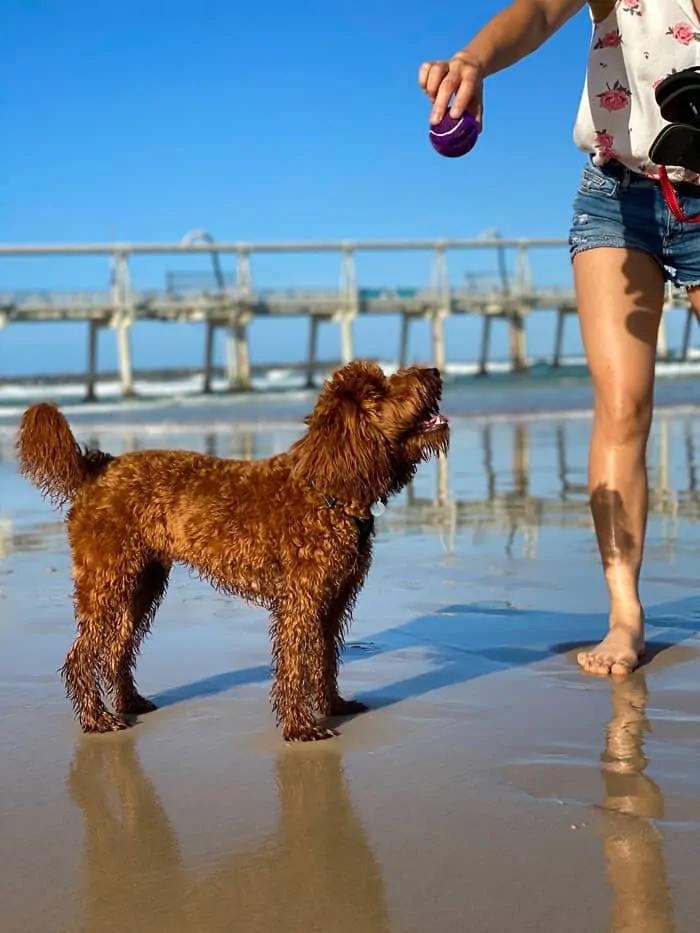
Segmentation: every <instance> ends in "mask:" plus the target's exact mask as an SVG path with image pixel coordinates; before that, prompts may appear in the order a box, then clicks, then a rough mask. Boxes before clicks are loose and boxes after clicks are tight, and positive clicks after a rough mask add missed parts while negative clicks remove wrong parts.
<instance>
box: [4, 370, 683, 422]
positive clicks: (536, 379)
mask: <svg viewBox="0 0 700 933" xmlns="http://www.w3.org/2000/svg"><path fill="white" fill-rule="evenodd" d="M381 365H382V366H383V367H384V369H385V371H386V372H388V373H389V372H392V371H394V370H395V368H396V364H395V363H394V362H392V361H383V362H382V363H381ZM698 375H700V360H698V361H695V360H690V361H688V362H686V363H679V362H659V363H658V364H657V382H656V391H655V402H656V406H657V408H658V409H662V408H664V409H676V410H682V411H691V410H692V409H694V408H695V407H696V406H698V405H700V379H698ZM444 379H445V390H444V398H443V411H444V412H445V413H446V414H448V415H450V416H457V415H458V416H460V417H462V418H470V417H472V418H473V417H477V418H482V417H492V418H493V417H515V416H524V415H527V416H538V415H540V416H547V415H549V414H555V413H559V414H561V413H564V412H572V413H582V412H586V411H589V410H590V409H591V407H592V403H593V394H592V387H591V381H590V376H589V373H588V369H587V367H586V365H585V363H584V362H583V361H581V360H580V359H576V358H569V359H565V360H564V361H563V365H562V366H560V367H559V368H557V369H554V368H552V367H551V366H550V365H549V364H548V363H545V362H536V363H533V364H532V365H531V366H530V368H529V369H528V371H527V372H525V373H522V374H514V373H511V372H509V370H508V367H507V365H506V364H505V363H503V364H500V365H499V364H495V365H493V366H492V368H491V370H490V372H489V373H488V375H486V376H482V375H479V374H478V373H477V372H476V367H475V366H473V365H465V364H448V365H447V367H446V369H445V373H444ZM322 381H323V376H321V375H319V376H317V377H315V378H314V383H313V385H312V387H311V388H308V387H307V386H306V385H305V377H304V376H303V375H302V374H300V373H299V372H297V371H295V370H292V369H284V368H279V369H272V370H270V371H268V372H266V373H264V374H261V375H259V376H257V377H255V378H254V379H253V391H251V392H245V393H241V392H233V393H232V392H228V391H227V389H226V386H225V384H224V382H223V381H222V380H221V379H219V380H215V381H214V383H213V388H214V391H213V392H212V393H211V394H210V395H204V394H202V391H201V386H202V379H201V377H200V376H197V375H195V376H188V377H186V378H179V379H177V378H175V379H168V380H167V381H162V380H160V381H159V380H151V381H143V380H141V381H139V380H136V381H135V393H136V394H135V396H134V397H132V398H130V399H126V400H125V399H123V398H122V397H121V393H120V387H119V384H118V383H117V382H116V381H113V382H104V383H100V384H99V385H98V387H97V399H96V400H95V401H91V402H86V401H85V400H84V397H85V391H84V387H83V386H82V385H81V384H80V383H75V382H71V383H60V382H59V383H55V384H40V383H35V384H27V383H12V382H9V381H8V382H6V383H5V384H4V385H3V384H0V433H3V432H4V433H7V432H8V431H13V430H14V428H15V426H16V424H17V420H18V418H19V416H20V415H21V413H22V411H23V410H24V408H25V407H26V406H27V405H29V404H31V403H32V402H34V401H38V400H40V399H50V400H52V401H55V402H56V403H58V404H60V405H61V407H62V408H63V409H64V410H65V412H66V414H68V415H69V416H70V418H71V419H72V420H73V421H75V423H77V424H85V425H92V426H101V425H102V426H109V425H112V426H114V425H119V424H127V425H139V426H140V427H141V430H146V428H148V429H149V430H150V431H151V432H152V433H158V432H159V431H162V432H166V433H173V432H177V431H178V430H179V425H182V424H188V425H194V424H197V425H200V426H202V427H205V426H222V427H227V426H232V425H234V424H239V425H241V424H258V423H271V422H272V423H277V422H282V423H298V422H299V421H300V420H301V419H302V418H303V416H304V415H305V414H306V413H307V412H308V411H309V410H310V409H311V408H312V407H313V404H314V400H315V398H316V396H317V394H318V391H319V389H320V386H321V384H322Z"/></svg>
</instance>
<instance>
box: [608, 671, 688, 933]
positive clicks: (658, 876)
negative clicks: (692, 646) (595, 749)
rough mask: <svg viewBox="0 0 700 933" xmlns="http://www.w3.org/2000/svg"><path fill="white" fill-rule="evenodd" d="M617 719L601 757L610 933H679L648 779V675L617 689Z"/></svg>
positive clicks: (655, 793) (657, 803)
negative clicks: (610, 892)
mask: <svg viewBox="0 0 700 933" xmlns="http://www.w3.org/2000/svg"><path fill="white" fill-rule="evenodd" d="M611 693H612V708H613V713H612V718H611V720H610V724H609V726H608V730H607V738H606V743H605V750H604V752H603V754H602V755H601V762H602V769H601V775H602V779H603V786H604V789H605V798H604V799H603V801H602V804H601V807H602V815H601V830H602V834H603V851H604V854H605V860H606V865H607V872H608V879H609V881H610V886H611V888H612V892H613V907H612V911H611V916H610V933H673V931H674V930H675V924H674V919H673V904H672V900H671V891H670V888H669V883H668V871H667V868H666V861H665V858H664V852H663V839H662V836H661V833H660V832H659V830H658V829H657V828H656V826H655V825H654V820H657V819H661V818H662V817H663V815H664V799H663V795H662V793H661V790H660V788H659V787H658V785H657V784H656V783H655V782H654V781H653V780H652V779H651V778H650V777H649V776H648V775H647V774H645V771H646V768H647V765H648V760H647V758H646V755H645V753H644V736H645V734H646V733H647V732H649V731H650V725H649V720H648V719H647V716H646V704H647V684H646V679H645V675H644V671H643V670H639V671H637V672H636V673H635V674H634V675H633V676H632V677H630V678H628V679H626V680H623V681H614V682H612V684H611Z"/></svg>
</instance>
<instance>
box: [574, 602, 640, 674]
mask: <svg viewBox="0 0 700 933" xmlns="http://www.w3.org/2000/svg"><path fill="white" fill-rule="evenodd" d="M636 614H637V616H638V617H637V618H636V619H634V618H633V619H632V620H630V617H629V613H627V614H626V618H625V621H624V622H620V621H617V620H616V619H614V618H613V616H612V615H611V617H610V631H609V632H608V634H607V635H606V636H605V638H604V639H603V640H602V641H601V643H600V644H599V645H596V646H595V647H594V648H588V649H587V650H586V651H580V652H579V654H578V657H577V660H578V663H579V664H580V666H581V667H582V669H583V670H584V671H586V673H587V674H598V675H599V676H602V677H607V676H609V675H612V676H613V677H624V676H626V675H627V674H630V673H631V672H632V671H633V670H634V669H635V668H636V667H637V666H638V665H639V661H640V659H641V657H642V655H643V654H644V613H643V612H642V610H641V608H640V609H639V610H638V611H637V613H636Z"/></svg>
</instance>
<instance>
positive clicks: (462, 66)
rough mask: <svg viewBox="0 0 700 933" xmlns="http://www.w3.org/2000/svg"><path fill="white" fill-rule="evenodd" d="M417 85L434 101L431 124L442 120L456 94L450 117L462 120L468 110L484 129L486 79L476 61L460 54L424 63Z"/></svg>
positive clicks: (450, 108)
mask: <svg viewBox="0 0 700 933" xmlns="http://www.w3.org/2000/svg"><path fill="white" fill-rule="evenodd" d="M418 83H419V84H420V86H421V88H422V89H423V90H424V91H425V93H426V94H427V95H428V97H429V98H430V100H431V101H432V102H433V109H432V112H431V114H430V122H431V123H432V124H435V123H439V122H440V120H442V118H443V117H444V116H445V114H446V113H447V109H448V107H449V104H450V100H451V99H452V96H453V95H454V101H453V102H452V106H451V107H449V110H450V116H452V117H454V118H455V119H459V117H461V116H462V114H463V113H464V111H465V110H468V111H469V112H470V113H471V114H472V116H473V117H475V119H476V121H477V123H478V124H479V126H481V124H482V115H483V86H484V76H483V69H482V67H481V65H480V64H479V63H478V62H477V61H476V60H475V59H473V58H470V57H469V56H467V55H465V54H463V53H461V54H457V55H455V56H454V57H453V58H451V59H450V60H449V61H435V62H424V63H423V64H422V65H421V66H420V70H419V72H418Z"/></svg>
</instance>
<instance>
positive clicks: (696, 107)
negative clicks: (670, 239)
mask: <svg viewBox="0 0 700 933" xmlns="http://www.w3.org/2000/svg"><path fill="white" fill-rule="evenodd" d="M655 94H656V103H657V104H658V106H659V110H660V111H661V116H662V117H663V119H664V120H668V122H669V126H665V127H664V128H663V129H662V130H661V132H660V133H659V135H658V136H657V137H656V139H655V140H654V142H653V143H652V144H651V147H650V149H649V158H650V159H651V160H652V162H654V163H655V164H656V165H658V166H659V183H660V185H661V190H662V191H663V193H664V197H665V198H666V203H667V204H668V206H669V208H670V210H671V212H672V213H673V215H674V217H676V219H677V220H680V221H681V222H683V223H690V224H696V223H700V216H698V217H692V218H691V217H687V216H686V215H685V213H684V212H683V209H682V208H681V206H680V204H679V203H678V197H677V195H676V191H675V189H674V187H673V185H672V184H671V181H670V179H669V177H668V174H667V172H666V166H667V165H678V166H680V167H681V168H685V169H688V171H691V172H697V173H698V174H700V68H684V69H683V71H677V72H675V74H670V75H668V76H667V77H666V78H664V79H663V81H661V82H660V84H658V85H657V87H656V92H655Z"/></svg>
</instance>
